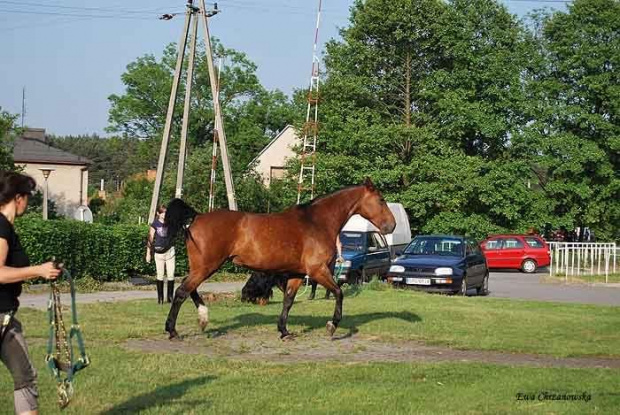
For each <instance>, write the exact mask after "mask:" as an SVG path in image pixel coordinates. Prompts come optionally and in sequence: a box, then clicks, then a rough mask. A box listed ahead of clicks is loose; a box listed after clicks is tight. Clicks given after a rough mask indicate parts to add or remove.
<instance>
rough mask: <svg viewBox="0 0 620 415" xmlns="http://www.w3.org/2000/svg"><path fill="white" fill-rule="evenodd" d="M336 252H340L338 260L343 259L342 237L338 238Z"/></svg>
mask: <svg viewBox="0 0 620 415" xmlns="http://www.w3.org/2000/svg"><path fill="white" fill-rule="evenodd" d="M336 252H338V258H341V257H342V243H341V242H340V235H338V236H336Z"/></svg>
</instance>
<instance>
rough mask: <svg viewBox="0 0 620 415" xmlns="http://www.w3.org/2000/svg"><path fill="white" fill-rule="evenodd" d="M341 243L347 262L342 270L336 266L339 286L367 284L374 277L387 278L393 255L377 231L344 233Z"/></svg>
mask: <svg viewBox="0 0 620 415" xmlns="http://www.w3.org/2000/svg"><path fill="white" fill-rule="evenodd" d="M340 243H341V244H342V256H343V258H344V259H345V261H344V264H342V268H341V269H339V266H338V265H336V272H335V274H336V275H337V276H338V283H339V284H343V283H345V282H347V283H349V284H358V283H361V282H367V281H369V280H370V278H371V276H372V275H378V276H380V277H382V278H384V277H385V275H386V274H387V272H388V269H389V268H390V259H391V254H390V247H389V246H388V244H387V242H386V240H385V238H384V237H383V235H381V234H380V233H379V232H376V231H342V232H341V233H340ZM339 271H340V272H339Z"/></svg>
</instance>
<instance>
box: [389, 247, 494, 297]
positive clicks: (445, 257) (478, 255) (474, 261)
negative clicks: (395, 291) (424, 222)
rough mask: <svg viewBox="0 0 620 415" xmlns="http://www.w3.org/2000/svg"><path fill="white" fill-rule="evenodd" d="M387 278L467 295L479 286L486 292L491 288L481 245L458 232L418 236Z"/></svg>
mask: <svg viewBox="0 0 620 415" xmlns="http://www.w3.org/2000/svg"><path fill="white" fill-rule="evenodd" d="M387 280H388V282H391V283H392V284H394V285H395V286H407V287H411V288H414V289H419V290H424V291H431V292H441V293H456V294H460V295H465V294H466V293H467V290H469V289H471V288H475V289H476V291H477V292H478V294H479V295H486V294H487V293H488V291H489V269H488V268H487V263H486V259H485V257H484V255H483V254H482V251H481V250H480V246H479V244H478V243H477V242H476V241H474V240H473V239H471V238H466V237H462V236H454V235H420V236H416V237H415V238H414V239H413V240H412V241H411V243H410V244H409V245H408V246H407V247H406V248H405V250H404V251H403V253H402V255H400V256H399V257H397V258H396V259H394V260H393V261H392V265H391V266H390V269H389V271H388V274H387Z"/></svg>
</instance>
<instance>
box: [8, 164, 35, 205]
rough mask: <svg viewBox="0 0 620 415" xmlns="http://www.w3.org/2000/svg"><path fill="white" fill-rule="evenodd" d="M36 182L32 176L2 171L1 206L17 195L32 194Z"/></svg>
mask: <svg viewBox="0 0 620 415" xmlns="http://www.w3.org/2000/svg"><path fill="white" fill-rule="evenodd" d="M36 185H37V184H36V182H35V181H34V179H33V178H32V177H30V176H27V175H25V174H21V173H17V172H14V171H0V206H4V205H6V204H7V203H9V202H10V201H11V200H13V199H14V198H15V196H17V195H28V196H31V195H32V192H33V191H34V189H35V187H36Z"/></svg>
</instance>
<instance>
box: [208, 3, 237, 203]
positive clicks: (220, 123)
mask: <svg viewBox="0 0 620 415" xmlns="http://www.w3.org/2000/svg"><path fill="white" fill-rule="evenodd" d="M200 7H201V9H202V22H203V26H204V30H205V48H206V53H207V66H208V67H209V80H210V81H211V92H212V95H213V109H214V110H215V130H216V131H217V139H218V142H219V144H220V153H221V154H222V167H223V169H224V181H225V182H226V196H227V198H228V207H229V209H230V210H237V200H236V199H235V186H234V184H233V181H232V172H231V170H230V162H229V160H228V146H227V144H226V133H225V132H224V120H223V119H222V109H221V107H220V93H219V85H218V82H217V78H216V76H215V66H214V65H213V52H212V51H211V36H210V35H209V22H208V19H209V17H213V16H214V15H216V14H217V13H218V12H219V11H218V10H217V8H215V10H213V11H212V12H209V13H207V9H206V7H205V0H200Z"/></svg>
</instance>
